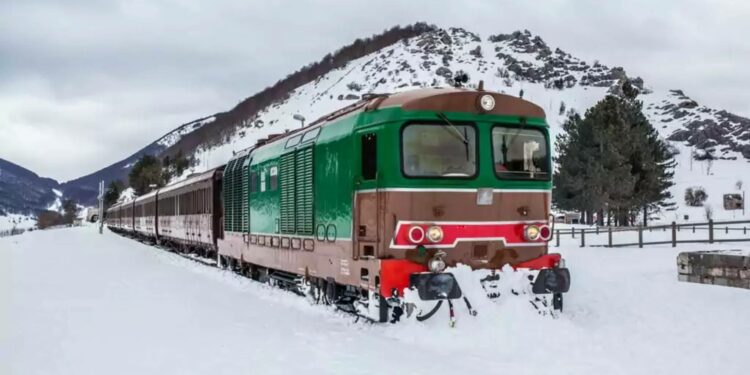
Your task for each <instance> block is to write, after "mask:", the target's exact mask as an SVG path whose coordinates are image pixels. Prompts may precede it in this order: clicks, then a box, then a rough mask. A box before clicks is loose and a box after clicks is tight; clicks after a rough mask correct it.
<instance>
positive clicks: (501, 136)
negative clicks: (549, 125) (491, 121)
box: [492, 126, 550, 180]
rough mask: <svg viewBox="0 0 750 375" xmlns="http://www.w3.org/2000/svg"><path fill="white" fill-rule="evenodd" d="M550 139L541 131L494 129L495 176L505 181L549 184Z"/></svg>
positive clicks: (499, 127)
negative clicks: (523, 180) (535, 181)
mask: <svg viewBox="0 0 750 375" xmlns="http://www.w3.org/2000/svg"><path fill="white" fill-rule="evenodd" d="M547 149H548V147H547V137H546V136H545V135H544V133H542V131H540V130H539V129H530V128H512V127H502V126H496V127H495V128H493V129H492V154H493V159H494V160H493V166H494V169H495V174H496V175H497V177H499V178H503V179H526V180H549V178H550V171H549V168H550V163H549V155H547Z"/></svg>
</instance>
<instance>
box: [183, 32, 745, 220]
mask: <svg viewBox="0 0 750 375" xmlns="http://www.w3.org/2000/svg"><path fill="white" fill-rule="evenodd" d="M459 70H463V71H465V72H468V73H469V75H470V77H471V79H470V83H471V85H476V84H477V83H478V82H479V80H483V81H484V82H485V88H486V89H489V90H494V91H499V92H503V93H507V94H510V95H520V94H521V92H523V97H524V98H525V99H528V100H531V101H533V102H535V103H537V104H539V105H541V106H542V107H543V108H544V109H545V111H546V112H547V116H548V122H549V124H550V126H551V131H552V135H553V136H555V135H557V134H558V133H559V132H560V125H561V123H562V122H563V121H564V119H565V117H566V115H567V113H569V111H571V110H576V111H578V112H580V113H583V112H585V110H586V109H587V108H589V107H591V106H592V105H593V104H595V103H596V102H597V101H599V100H600V99H602V98H603V97H604V96H605V95H606V94H607V93H610V92H615V93H616V92H619V91H620V90H621V85H622V83H623V80H624V79H626V78H629V79H630V82H632V83H633V84H634V85H635V86H636V87H637V88H638V89H639V91H640V92H641V94H640V95H639V99H640V100H642V101H643V102H644V109H645V112H646V114H647V115H648V117H649V119H650V120H651V122H652V123H653V125H654V126H655V127H656V128H657V129H658V130H659V131H660V134H661V135H662V137H663V138H664V139H669V140H670V142H672V143H674V144H675V146H676V147H677V148H678V149H679V150H680V151H681V154H680V155H678V156H677V161H678V162H679V165H678V167H677V170H676V175H675V182H676V185H675V187H674V188H673V189H672V194H673V196H674V197H675V202H676V203H677V204H678V209H677V210H676V211H672V212H664V213H662V216H661V219H662V220H663V221H671V220H674V218H675V217H678V218H681V219H682V218H684V215H686V214H687V215H689V217H690V220H693V221H695V220H702V219H704V216H705V213H704V212H703V211H704V209H703V208H701V207H699V208H689V207H685V205H684V201H683V198H682V197H683V195H684V191H685V188H686V187H691V186H703V187H705V188H706V191H707V192H708V195H709V204H710V205H711V206H712V208H713V211H714V214H713V217H714V219H726V218H739V217H740V216H742V214H741V212H730V211H724V210H723V209H722V207H723V206H722V196H723V194H726V193H735V192H736V190H737V189H736V188H735V187H734V186H735V183H736V182H737V180H738V179H741V178H742V177H743V176H748V178H747V179H748V180H749V181H746V184H745V185H747V184H748V183H750V163H748V159H746V157H750V120H747V119H744V118H741V117H738V116H734V115H731V114H729V113H727V112H725V111H720V110H715V109H710V108H706V107H704V106H701V105H700V104H698V103H696V102H695V101H694V100H692V99H690V98H689V97H687V96H685V94H684V93H682V92H681V91H679V90H671V91H670V90H666V89H664V88H653V87H649V86H648V85H647V84H645V83H644V82H643V81H642V80H641V79H640V78H634V77H627V75H626V72H625V70H624V69H623V68H619V67H615V68H610V67H608V66H605V65H603V64H600V63H599V62H596V61H594V62H586V61H582V60H580V59H578V58H576V57H574V56H572V55H570V54H568V53H566V52H564V51H562V50H560V49H553V48H551V47H549V46H548V45H547V44H546V43H545V42H544V41H543V40H542V39H541V38H540V37H538V36H534V35H532V34H531V33H530V32H528V31H524V32H515V33H512V34H499V35H494V36H480V35H477V34H474V33H471V32H469V31H466V30H463V29H453V28H452V29H447V30H442V29H440V30H437V31H433V32H428V33H425V34H422V35H420V36H418V37H414V38H411V39H408V40H405V41H403V42H399V43H396V44H393V45H390V46H388V47H385V48H383V49H381V50H380V51H378V52H375V53H372V54H369V55H366V56H364V57H362V58H359V59H356V60H353V61H351V62H349V63H348V64H346V65H345V66H344V67H342V68H340V69H337V70H334V71H332V72H330V73H328V74H325V75H323V76H321V77H319V78H318V79H317V80H315V81H314V82H310V83H308V84H306V85H303V86H301V87H298V88H297V89H296V90H294V91H293V92H291V93H290V95H289V97H288V98H287V99H286V100H283V101H281V102H277V103H276V104H274V105H272V106H270V107H268V108H265V109H263V110H261V111H260V112H259V113H258V115H257V116H255V117H253V118H248V119H245V120H243V121H242V122H241V123H240V124H238V126H237V129H236V130H235V132H234V134H233V135H231V136H230V137H229V140H228V142H226V143H225V144H223V145H220V146H214V147H210V148H205V147H203V148H199V149H198V150H197V151H196V153H195V157H196V159H197V161H198V162H197V166H196V167H195V168H194V169H193V170H191V171H187V172H186V173H185V176H187V175H188V174H189V173H192V172H195V171H200V170H205V169H208V168H212V167H216V166H219V165H222V164H224V163H226V162H227V161H228V160H229V159H230V158H231V157H232V153H233V152H234V151H239V150H241V149H244V148H247V147H250V146H252V145H254V144H255V142H256V140H257V139H259V138H263V137H266V136H268V135H269V134H274V133H282V132H284V131H285V130H288V129H294V128H296V127H298V126H300V123H299V122H298V121H296V120H293V119H292V116H293V115H295V114H301V115H303V116H304V117H305V118H306V119H307V120H308V123H309V122H310V121H312V120H314V119H316V118H318V117H319V116H322V115H324V114H326V113H329V112H331V111H333V110H336V109H338V108H340V107H342V106H345V105H347V104H350V103H352V102H354V101H356V100H359V99H360V98H361V96H362V95H363V94H365V93H381V92H397V91H404V90H409V89H412V88H419V87H433V86H449V85H450V84H451V80H452V77H453V76H454V74H455V73H456V72H458V71H459ZM210 120H211V119H206V120H205V121H202V122H200V124H201V125H205V124H206V123H208V122H207V121H210ZM181 129H183V128H180V129H178V130H177V131H176V132H177V133H175V137H179V136H182V135H184V134H185V133H184V131H182V130H181ZM178 133H179V134H178ZM170 142H172V140H170ZM688 142H689V143H690V144H692V145H693V146H692V148H691V147H690V146H688V145H687V144H688ZM700 148H707V149H711V150H713V151H714V153H715V155H716V156H717V157H720V158H722V160H717V161H715V162H714V163H713V168H712V174H710V175H708V174H707V173H706V168H707V162H698V161H694V162H693V166H692V170H691V169H690V161H689V156H690V155H691V152H692V151H693V150H697V149H700ZM743 153H744V157H743ZM701 168H703V173H701V172H700V170H701ZM745 217H746V218H750V211H748V212H747V214H746V216H745Z"/></svg>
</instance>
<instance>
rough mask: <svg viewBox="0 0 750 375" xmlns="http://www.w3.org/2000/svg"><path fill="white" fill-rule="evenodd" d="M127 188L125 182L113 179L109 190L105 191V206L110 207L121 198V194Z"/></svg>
mask: <svg viewBox="0 0 750 375" xmlns="http://www.w3.org/2000/svg"><path fill="white" fill-rule="evenodd" d="M124 188H125V184H123V183H122V181H120V180H116V181H112V182H110V183H109V186H108V187H107V191H106V192H105V193H104V206H105V207H110V206H112V205H113V204H115V203H116V202H117V200H118V199H120V194H122V190H123V189H124Z"/></svg>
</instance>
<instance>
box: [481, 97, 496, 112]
mask: <svg viewBox="0 0 750 375" xmlns="http://www.w3.org/2000/svg"><path fill="white" fill-rule="evenodd" d="M479 106H480V107H482V109H483V110H485V111H487V112H489V111H491V110H493V109H495V98H494V97H492V95H489V94H486V95H482V97H481V98H479Z"/></svg>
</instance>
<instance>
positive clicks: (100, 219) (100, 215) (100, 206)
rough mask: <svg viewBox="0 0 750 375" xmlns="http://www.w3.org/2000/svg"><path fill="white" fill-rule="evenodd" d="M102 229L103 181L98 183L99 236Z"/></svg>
mask: <svg viewBox="0 0 750 375" xmlns="http://www.w3.org/2000/svg"><path fill="white" fill-rule="evenodd" d="M103 228H104V180H102V181H100V182H99V234H102V232H103V230H104V229H103Z"/></svg>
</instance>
